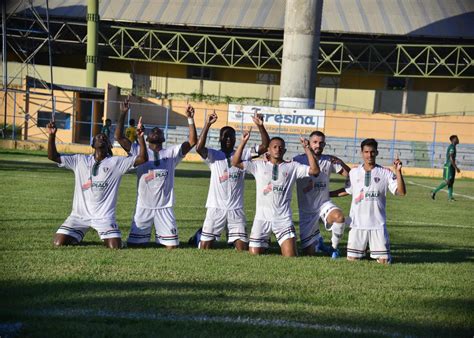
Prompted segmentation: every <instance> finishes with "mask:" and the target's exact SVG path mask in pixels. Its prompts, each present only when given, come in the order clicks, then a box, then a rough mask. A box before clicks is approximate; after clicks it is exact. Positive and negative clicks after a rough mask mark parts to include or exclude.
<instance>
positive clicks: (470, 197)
mask: <svg viewBox="0 0 474 338" xmlns="http://www.w3.org/2000/svg"><path fill="white" fill-rule="evenodd" d="M407 183H408V184H411V185H417V186H419V187H423V188H428V189H430V190H434V189H435V187H430V186H429V185H424V184H420V183H415V182H413V181H407ZM440 191H443V192H445V193H447V192H448V191H447V190H445V189H443V190H440ZM453 195H455V196H461V197H464V198H467V199H470V200H474V197H472V196H468V195H463V194H458V193H456V192H453Z"/></svg>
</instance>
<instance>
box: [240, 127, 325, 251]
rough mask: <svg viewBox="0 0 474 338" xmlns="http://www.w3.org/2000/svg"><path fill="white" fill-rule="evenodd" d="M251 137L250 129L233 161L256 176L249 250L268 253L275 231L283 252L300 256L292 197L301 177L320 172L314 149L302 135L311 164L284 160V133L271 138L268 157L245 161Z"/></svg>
mask: <svg viewBox="0 0 474 338" xmlns="http://www.w3.org/2000/svg"><path fill="white" fill-rule="evenodd" d="M249 137H250V132H245V133H244V134H243V136H242V142H241V143H240V145H239V147H238V148H237V151H236V152H235V155H234V158H233V159H232V165H234V166H235V167H238V168H240V169H245V170H246V171H248V172H249V173H251V174H252V175H253V176H254V177H255V181H256V193H257V205H256V210H255V219H254V221H253V225H252V231H251V233H250V244H249V251H250V253H251V254H253V255H260V254H263V253H265V250H266V249H267V248H268V242H269V239H270V235H271V233H272V232H273V233H274V234H275V236H276V239H277V241H278V244H279V245H280V248H281V254H282V255H283V256H296V231H295V227H294V225H293V220H292V215H293V212H292V210H291V197H292V194H293V191H292V189H293V185H294V184H295V182H296V180H297V179H301V178H303V177H308V176H310V175H318V174H319V172H320V170H319V166H318V163H317V161H316V159H315V157H314V154H313V151H312V150H311V148H310V146H309V142H308V140H306V139H303V138H301V144H302V145H303V148H304V151H305V154H306V156H307V158H308V163H309V166H308V165H304V164H300V163H298V162H295V161H292V162H287V161H284V160H283V155H284V154H285V152H286V149H285V141H284V140H283V139H282V138H280V137H274V138H272V139H271V140H270V145H269V146H268V160H267V161H263V160H260V161H258V160H257V161H244V162H242V153H243V149H244V147H245V145H246V144H247V142H248V140H249Z"/></svg>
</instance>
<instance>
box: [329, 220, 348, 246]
mask: <svg viewBox="0 0 474 338" xmlns="http://www.w3.org/2000/svg"><path fill="white" fill-rule="evenodd" d="M344 226H345V224H344V223H337V222H334V223H333V224H332V227H331V230H332V236H331V242H332V247H333V248H334V249H337V246H338V245H339V242H340V241H341V239H342V235H344Z"/></svg>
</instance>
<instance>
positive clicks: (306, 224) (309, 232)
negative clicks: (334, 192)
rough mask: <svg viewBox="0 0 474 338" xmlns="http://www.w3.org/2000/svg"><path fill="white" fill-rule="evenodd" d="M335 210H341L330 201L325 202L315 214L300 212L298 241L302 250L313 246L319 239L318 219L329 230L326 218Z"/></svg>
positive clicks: (329, 225)
mask: <svg viewBox="0 0 474 338" xmlns="http://www.w3.org/2000/svg"><path fill="white" fill-rule="evenodd" d="M335 209H337V210H341V208H339V207H338V206H337V205H335V204H334V203H333V202H332V201H326V202H324V203H323V204H322V205H321V207H320V208H319V210H317V211H316V212H313V213H304V212H300V240H301V247H302V248H306V247H309V246H311V245H313V244H314V243H315V242H316V241H317V240H318V239H319V237H321V234H320V231H319V219H321V220H322V221H323V223H324V227H325V228H326V230H328V231H330V230H331V227H332V224H328V222H327V218H328V215H329V214H330V213H331V211H333V210H335Z"/></svg>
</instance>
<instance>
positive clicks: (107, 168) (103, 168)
mask: <svg viewBox="0 0 474 338" xmlns="http://www.w3.org/2000/svg"><path fill="white" fill-rule="evenodd" d="M109 169H110V168H109V167H102V171H103V172H104V173H106V174H107V173H108V172H109Z"/></svg>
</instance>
